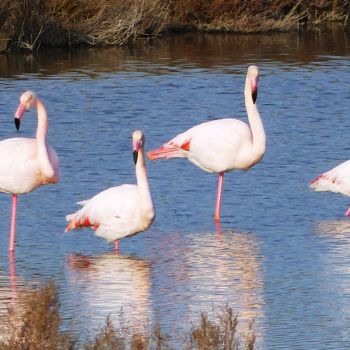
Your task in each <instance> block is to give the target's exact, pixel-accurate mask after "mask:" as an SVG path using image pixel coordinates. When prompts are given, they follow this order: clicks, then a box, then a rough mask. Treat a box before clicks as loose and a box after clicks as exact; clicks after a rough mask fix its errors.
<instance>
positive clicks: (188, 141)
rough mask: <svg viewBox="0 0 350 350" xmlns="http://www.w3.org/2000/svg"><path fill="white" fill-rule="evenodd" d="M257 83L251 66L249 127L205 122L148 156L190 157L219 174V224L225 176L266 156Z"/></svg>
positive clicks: (236, 122) (234, 122)
mask: <svg viewBox="0 0 350 350" xmlns="http://www.w3.org/2000/svg"><path fill="white" fill-rule="evenodd" d="M258 80H259V69H258V67H257V66H250V67H249V68H248V71H247V76H246V82H245V89H244V95H245V106H246V110H247V114H248V120H249V125H247V124H246V123H244V122H242V121H241V120H238V119H233V118H225V119H217V120H212V121H208V122H204V123H201V124H198V125H196V126H194V127H192V128H190V129H188V130H187V131H185V132H183V133H181V134H179V135H177V136H175V137H174V138H173V139H171V140H170V141H168V142H166V143H165V144H163V146H161V147H159V148H157V149H155V150H153V151H150V152H148V154H147V156H148V158H149V159H150V160H154V159H159V158H188V160H189V161H191V162H192V163H194V164H195V165H197V166H198V167H200V168H201V169H203V170H204V171H207V172H209V173H217V174H218V175H219V181H218V189H217V199H216V206H215V215H214V218H215V221H216V222H219V220H220V207H221V196H222V187H223V179H224V173H225V172H229V171H231V170H234V169H240V170H248V169H249V168H251V167H252V166H253V165H255V164H256V163H258V162H260V160H261V159H262V158H263V156H264V153H265V144H266V136H265V131H264V126H263V123H262V120H261V118H260V114H259V111H258V108H257V105H256V99H257V93H258Z"/></svg>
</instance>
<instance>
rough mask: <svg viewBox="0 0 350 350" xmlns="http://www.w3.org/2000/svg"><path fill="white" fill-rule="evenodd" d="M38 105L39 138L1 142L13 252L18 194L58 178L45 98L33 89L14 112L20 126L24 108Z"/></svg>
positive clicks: (0, 184) (0, 176) (0, 183)
mask: <svg viewBox="0 0 350 350" xmlns="http://www.w3.org/2000/svg"><path fill="white" fill-rule="evenodd" d="M31 107H35V108H36V109H37V112H38V127H37V131H36V138H35V139H29V138H24V137H16V138H11V139H6V140H3V141H1V142H0V159H1V161H0V191H1V192H7V193H12V210H11V231H10V247H9V250H10V252H14V250H15V231H16V207H17V195H18V194H24V193H28V192H31V191H33V190H35V189H36V188H37V187H39V186H41V185H45V184H49V183H56V182H58V181H59V169H58V157H57V154H56V152H55V151H54V149H53V148H52V147H51V146H49V145H47V143H46V135H47V131H48V120H47V113H46V110H45V107H44V104H43V103H42V101H41V100H40V99H39V98H38V97H37V95H36V94H35V93H34V92H32V91H26V92H24V93H23V94H22V95H21V98H20V105H19V107H18V109H17V112H16V114H15V124H16V128H17V130H18V129H19V127H20V124H21V119H22V117H23V114H24V112H26V111H27V110H28V109H29V108H31Z"/></svg>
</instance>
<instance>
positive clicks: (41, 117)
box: [36, 99, 55, 179]
mask: <svg viewBox="0 0 350 350" xmlns="http://www.w3.org/2000/svg"><path fill="white" fill-rule="evenodd" d="M36 109H37V113H38V127H37V130H36V143H37V151H38V160H39V164H40V169H41V172H42V176H43V177H44V178H46V179H50V178H52V177H53V176H54V175H55V172H54V169H53V167H52V165H51V163H50V159H49V156H48V150H47V144H46V135H47V130H48V120H47V113H46V109H45V107H44V104H43V103H42V102H41V101H40V100H39V99H38V100H37V103H36Z"/></svg>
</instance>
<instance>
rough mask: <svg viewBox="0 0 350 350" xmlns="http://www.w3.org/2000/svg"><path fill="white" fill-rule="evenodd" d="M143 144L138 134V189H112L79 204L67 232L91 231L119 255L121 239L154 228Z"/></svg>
mask: <svg viewBox="0 0 350 350" xmlns="http://www.w3.org/2000/svg"><path fill="white" fill-rule="evenodd" d="M144 142H145V138H144V135H143V133H142V131H140V130H135V131H134V132H133V134H132V144H133V157H134V163H135V172H136V180H137V185H128V184H124V185H121V186H116V187H111V188H108V189H107V190H104V191H102V192H100V193H98V194H96V195H95V196H94V197H92V198H91V199H88V200H85V201H82V202H78V203H77V204H80V205H82V206H83V207H82V208H81V209H79V210H78V211H77V212H75V213H73V214H69V215H67V216H66V220H67V221H69V223H68V225H67V227H66V230H65V232H68V231H70V230H72V229H75V228H81V227H91V228H92V229H94V230H95V231H96V232H95V233H96V235H97V236H99V237H102V238H105V239H106V240H107V241H108V242H111V241H114V251H115V253H117V252H118V242H119V239H121V238H124V237H129V236H133V235H135V234H137V233H139V232H142V231H145V230H147V229H148V228H149V227H150V226H151V224H152V222H153V220H154V217H155V210H154V207H153V203H152V197H151V193H150V190H149V186H148V180H147V173H146V164H145V156H144Z"/></svg>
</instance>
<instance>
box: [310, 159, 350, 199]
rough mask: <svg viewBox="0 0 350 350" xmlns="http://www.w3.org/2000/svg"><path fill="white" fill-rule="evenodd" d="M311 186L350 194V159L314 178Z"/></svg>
mask: <svg viewBox="0 0 350 350" xmlns="http://www.w3.org/2000/svg"><path fill="white" fill-rule="evenodd" d="M310 188H311V189H313V190H314V191H320V192H321V191H330V192H336V193H342V194H344V195H346V196H350V160H347V161H346V162H344V163H341V164H339V165H338V166H336V167H335V168H333V169H331V170H329V171H327V172H325V173H323V174H321V175H319V176H317V177H316V178H314V179H313V180H312V181H311V183H310Z"/></svg>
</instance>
